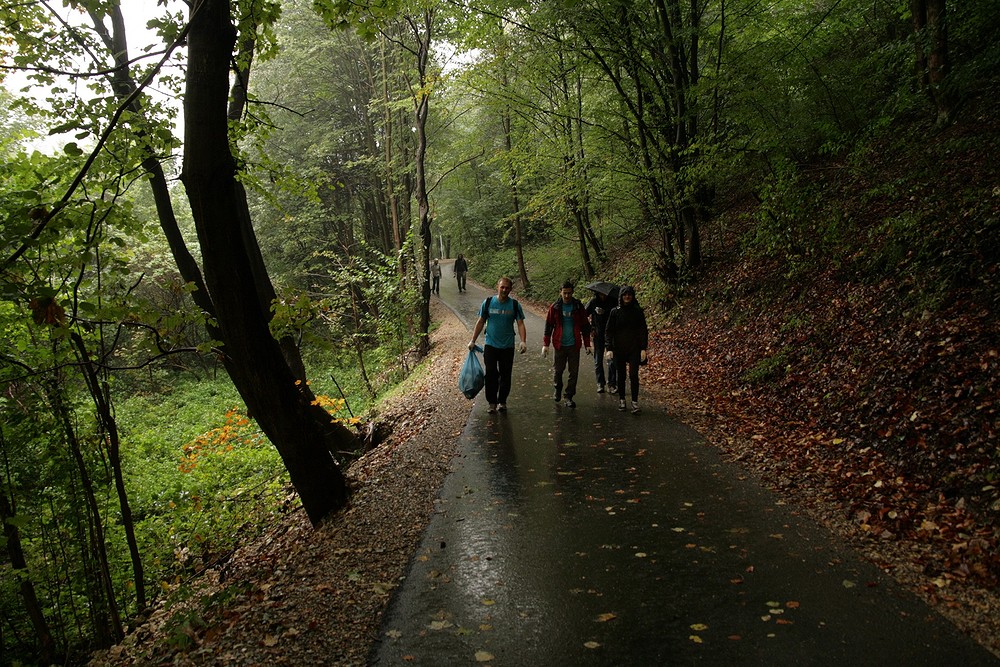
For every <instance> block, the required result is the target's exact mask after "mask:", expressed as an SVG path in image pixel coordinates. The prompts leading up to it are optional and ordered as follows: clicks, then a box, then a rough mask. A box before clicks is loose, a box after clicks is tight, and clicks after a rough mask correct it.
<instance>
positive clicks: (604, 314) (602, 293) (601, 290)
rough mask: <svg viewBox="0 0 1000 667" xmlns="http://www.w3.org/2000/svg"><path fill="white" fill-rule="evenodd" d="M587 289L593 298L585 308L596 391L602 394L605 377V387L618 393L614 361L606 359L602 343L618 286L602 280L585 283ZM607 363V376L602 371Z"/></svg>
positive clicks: (615, 300)
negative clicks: (591, 337) (590, 336)
mask: <svg viewBox="0 0 1000 667" xmlns="http://www.w3.org/2000/svg"><path fill="white" fill-rule="evenodd" d="M587 289H589V290H590V291H592V292H593V293H594V296H593V298H591V299H590V301H588V302H587V306H586V308H585V310H586V311H587V315H589V316H590V325H591V329H592V331H593V344H594V375H595V376H596V377H597V393H598V394H603V393H604V387H605V377H606V378H607V388H608V391H609V392H611V393H612V394H615V393H618V386H617V384H618V383H617V382H616V381H615V380H616V378H617V377H618V374H617V372H616V370H617V369H616V368H615V363H614V361H606V360H605V359H604V352H605V350H606V349H607V348H606V347H605V345H604V330H605V329H606V328H607V326H608V315H610V314H611V309H612V308H614V307H615V304H616V303H617V302H618V286H617V285H614V284H612V283H609V282H605V281H603V280H601V281H598V282H596V283H590V284H589V285H587ZM605 364H607V368H608V372H607V376H605V373H604V366H605Z"/></svg>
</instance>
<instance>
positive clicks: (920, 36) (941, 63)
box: [910, 0, 953, 125]
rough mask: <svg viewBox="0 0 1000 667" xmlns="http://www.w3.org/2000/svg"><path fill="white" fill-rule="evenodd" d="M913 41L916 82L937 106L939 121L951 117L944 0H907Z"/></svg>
mask: <svg viewBox="0 0 1000 667" xmlns="http://www.w3.org/2000/svg"><path fill="white" fill-rule="evenodd" d="M910 14H911V15H912V17H913V33H914V44H915V45H916V71H917V82H918V83H919V84H920V89H921V90H923V91H924V92H925V93H927V95H928V96H929V97H930V99H931V101H932V102H933V103H934V106H935V108H936V109H937V116H938V124H939V125H940V124H944V123H947V122H948V121H949V120H950V119H951V115H952V111H953V108H952V107H953V105H952V100H951V96H950V95H949V94H948V90H947V87H946V79H947V77H948V74H949V73H950V72H951V59H950V58H949V56H948V31H947V21H946V15H947V14H946V6H945V0H910Z"/></svg>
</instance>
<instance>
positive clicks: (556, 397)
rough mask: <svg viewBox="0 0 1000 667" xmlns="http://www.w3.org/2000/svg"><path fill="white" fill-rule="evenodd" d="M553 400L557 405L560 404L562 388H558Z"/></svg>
mask: <svg viewBox="0 0 1000 667" xmlns="http://www.w3.org/2000/svg"><path fill="white" fill-rule="evenodd" d="M553 400H555V402H556V403H558V402H559V401H561V400H562V387H557V388H556V395H555V398H554V399H553Z"/></svg>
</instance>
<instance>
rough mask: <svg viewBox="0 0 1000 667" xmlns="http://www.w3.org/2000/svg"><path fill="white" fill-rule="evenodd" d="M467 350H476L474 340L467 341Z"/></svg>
mask: <svg viewBox="0 0 1000 667" xmlns="http://www.w3.org/2000/svg"><path fill="white" fill-rule="evenodd" d="M469 349H470V350H474V349H476V340H475V339H472V340H470V341H469Z"/></svg>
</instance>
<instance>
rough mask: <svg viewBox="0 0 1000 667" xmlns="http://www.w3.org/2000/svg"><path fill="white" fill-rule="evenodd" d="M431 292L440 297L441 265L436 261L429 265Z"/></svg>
mask: <svg viewBox="0 0 1000 667" xmlns="http://www.w3.org/2000/svg"><path fill="white" fill-rule="evenodd" d="M431 291H432V292H434V293H435V294H437V295H438V296H441V265H440V264H438V261H437V260H436V259H435V260H434V263H433V264H431Z"/></svg>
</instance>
